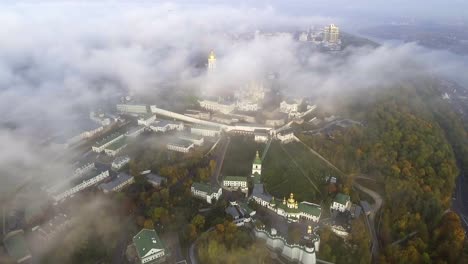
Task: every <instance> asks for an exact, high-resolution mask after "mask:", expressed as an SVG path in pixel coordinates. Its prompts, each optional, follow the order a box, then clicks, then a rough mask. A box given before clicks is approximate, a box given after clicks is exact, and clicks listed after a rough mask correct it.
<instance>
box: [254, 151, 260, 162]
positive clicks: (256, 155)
mask: <svg viewBox="0 0 468 264" xmlns="http://www.w3.org/2000/svg"><path fill="white" fill-rule="evenodd" d="M253 163H254V164H262V159H261V158H260V155H259V154H258V150H257V154H255V159H254V162H253Z"/></svg>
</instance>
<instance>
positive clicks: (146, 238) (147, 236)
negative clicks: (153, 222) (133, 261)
mask: <svg viewBox="0 0 468 264" xmlns="http://www.w3.org/2000/svg"><path fill="white" fill-rule="evenodd" d="M133 244H134V245H135V248H136V251H137V253H138V256H139V257H140V258H142V257H144V256H145V255H146V254H148V252H149V251H150V250H151V249H153V248H154V249H159V250H161V249H162V250H165V245H164V243H163V242H162V240H161V239H160V238H159V237H158V234H157V233H156V231H154V229H146V228H144V229H142V230H141V231H140V232H138V234H136V236H134V237H133Z"/></svg>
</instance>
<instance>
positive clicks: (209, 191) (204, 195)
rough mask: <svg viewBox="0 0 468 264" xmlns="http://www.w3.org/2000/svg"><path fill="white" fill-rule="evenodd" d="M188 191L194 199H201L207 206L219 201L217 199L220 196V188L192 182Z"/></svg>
mask: <svg viewBox="0 0 468 264" xmlns="http://www.w3.org/2000/svg"><path fill="white" fill-rule="evenodd" d="M190 190H191V193H192V195H193V196H194V197H197V198H200V199H203V200H205V201H206V202H207V203H209V204H212V203H213V202H214V201H217V200H219V197H221V194H222V189H221V188H218V187H214V186H211V185H209V184H206V183H199V182H194V183H193V184H192V187H191V188H190Z"/></svg>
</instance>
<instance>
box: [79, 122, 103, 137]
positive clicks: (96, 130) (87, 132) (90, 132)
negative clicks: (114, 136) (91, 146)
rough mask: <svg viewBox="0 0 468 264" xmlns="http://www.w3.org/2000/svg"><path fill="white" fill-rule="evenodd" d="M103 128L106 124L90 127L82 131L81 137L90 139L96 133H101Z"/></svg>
mask: <svg viewBox="0 0 468 264" xmlns="http://www.w3.org/2000/svg"><path fill="white" fill-rule="evenodd" d="M103 130H104V126H99V125H96V126H94V127H90V128H88V129H86V130H85V131H83V132H81V134H80V138H81V139H88V138H91V137H94V136H95V135H97V134H99V133H100V132H102V131H103Z"/></svg>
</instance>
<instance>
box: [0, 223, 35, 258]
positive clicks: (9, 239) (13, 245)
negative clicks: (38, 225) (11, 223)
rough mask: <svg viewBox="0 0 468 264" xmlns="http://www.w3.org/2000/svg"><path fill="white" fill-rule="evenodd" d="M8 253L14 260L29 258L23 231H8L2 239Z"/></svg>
mask: <svg viewBox="0 0 468 264" xmlns="http://www.w3.org/2000/svg"><path fill="white" fill-rule="evenodd" d="M3 244H4V245H5V248H6V250H7V251H8V254H9V255H10V256H11V257H13V258H14V259H15V260H16V261H18V262H19V261H20V260H23V261H24V260H25V259H28V258H31V254H30V253H29V249H28V246H27V245H26V240H25V239H24V231H23V230H16V231H12V232H10V233H8V234H7V235H6V236H5V238H4V239H3Z"/></svg>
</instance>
